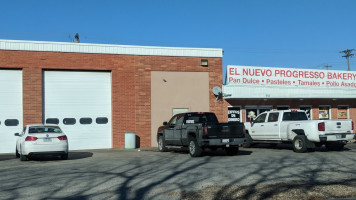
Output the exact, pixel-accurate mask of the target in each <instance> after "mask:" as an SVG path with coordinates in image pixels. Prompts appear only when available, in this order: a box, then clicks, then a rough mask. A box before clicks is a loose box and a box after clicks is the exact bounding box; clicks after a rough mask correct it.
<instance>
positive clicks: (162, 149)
mask: <svg viewBox="0 0 356 200" xmlns="http://www.w3.org/2000/svg"><path fill="white" fill-rule="evenodd" d="M158 150H159V151H160V152H165V151H167V147H166V141H164V139H163V136H159V137H158Z"/></svg>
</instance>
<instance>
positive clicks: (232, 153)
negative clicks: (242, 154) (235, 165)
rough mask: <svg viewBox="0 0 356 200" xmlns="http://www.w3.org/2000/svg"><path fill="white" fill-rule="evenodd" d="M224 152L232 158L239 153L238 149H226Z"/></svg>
mask: <svg viewBox="0 0 356 200" xmlns="http://www.w3.org/2000/svg"><path fill="white" fill-rule="evenodd" d="M225 151H226V154H227V155H228V156H234V155H236V154H237V152H239V147H228V148H226V149H225Z"/></svg>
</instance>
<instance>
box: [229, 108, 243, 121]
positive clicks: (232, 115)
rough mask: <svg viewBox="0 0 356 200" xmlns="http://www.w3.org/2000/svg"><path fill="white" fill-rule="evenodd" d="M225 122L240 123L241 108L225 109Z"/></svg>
mask: <svg viewBox="0 0 356 200" xmlns="http://www.w3.org/2000/svg"><path fill="white" fill-rule="evenodd" d="M227 121H228V122H241V107H240V106H231V107H228V108H227Z"/></svg>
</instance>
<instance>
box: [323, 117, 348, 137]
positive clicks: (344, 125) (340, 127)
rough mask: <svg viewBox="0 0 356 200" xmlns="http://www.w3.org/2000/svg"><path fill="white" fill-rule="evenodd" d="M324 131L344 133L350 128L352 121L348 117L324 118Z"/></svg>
mask: <svg viewBox="0 0 356 200" xmlns="http://www.w3.org/2000/svg"><path fill="white" fill-rule="evenodd" d="M324 122H325V133H326V134H327V133H346V132H348V131H351V130H352V122H351V120H349V119H338V120H337V119H335V120H325V121H324Z"/></svg>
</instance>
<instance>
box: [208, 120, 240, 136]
mask: <svg viewBox="0 0 356 200" xmlns="http://www.w3.org/2000/svg"><path fill="white" fill-rule="evenodd" d="M207 129H208V130H207V132H208V137H213V138H222V139H223V138H243V137H245V134H244V125H243V123H219V124H209V125H207Z"/></svg>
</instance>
